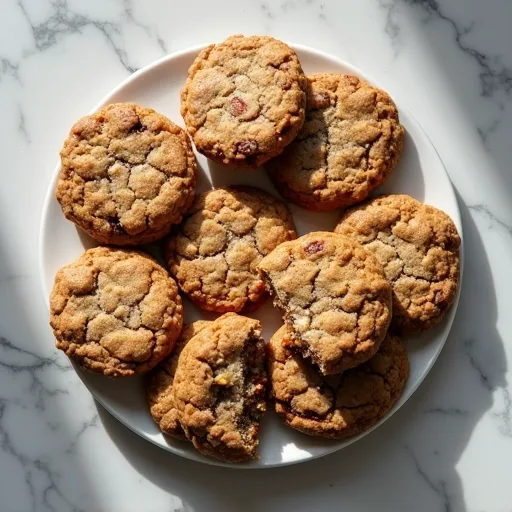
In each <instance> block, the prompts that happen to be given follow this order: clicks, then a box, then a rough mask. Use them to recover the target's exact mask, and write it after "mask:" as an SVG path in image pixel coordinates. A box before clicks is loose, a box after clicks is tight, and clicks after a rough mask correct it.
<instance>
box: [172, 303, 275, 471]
mask: <svg viewBox="0 0 512 512" xmlns="http://www.w3.org/2000/svg"><path fill="white" fill-rule="evenodd" d="M260 336H261V326H260V323H259V322H258V321H257V320H253V319H251V318H246V317H243V316H239V315H237V314H236V313H227V314H225V315H223V316H221V317H219V318H218V319H217V320H215V321H214V322H211V323H210V324H209V325H208V326H206V327H205V328H204V329H202V330H201V331H200V332H199V333H198V334H196V335H195V336H194V337H193V338H192V339H191V340H190V341H189V342H188V343H187V344H186V345H185V348H184V349H183V351H182V352H181V355H180V358H179V361H178V367H177V369H176V374H175V376H174V401H175V405H176V408H177V410H178V415H179V421H180V423H181V426H182V427H183V430H184V432H185V435H186V436H187V438H188V439H189V440H191V441H192V443H193V444H194V446H195V447H196V448H197V450H198V451H199V452H200V453H202V454H203V455H208V456H211V457H216V458H217V459H220V460H223V461H226V462H242V461H246V460H251V459H257V458H258V454H257V448H258V430H259V420H260V416H261V414H262V413H263V412H264V411H265V391H266V381H267V379H266V372H265V344H264V342H263V340H262V339H261V337H260Z"/></svg>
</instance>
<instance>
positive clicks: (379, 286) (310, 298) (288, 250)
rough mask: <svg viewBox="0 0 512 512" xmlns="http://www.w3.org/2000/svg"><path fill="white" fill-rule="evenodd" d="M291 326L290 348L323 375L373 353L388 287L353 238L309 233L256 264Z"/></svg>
mask: <svg viewBox="0 0 512 512" xmlns="http://www.w3.org/2000/svg"><path fill="white" fill-rule="evenodd" d="M259 269H260V272H261V275H262V277H263V278H264V280H265V283H266V286H267V287H268V290H269V291H270V293H271V294H272V295H274V303H275V304H276V306H278V307H279V308H280V309H282V310H283V311H284V313H285V318H284V319H285V322H286V324H287V325H288V326H289V327H290V328H291V332H292V336H291V337H290V340H289V343H290V346H293V349H294V350H296V351H298V352H300V353H301V354H302V355H303V356H304V357H309V358H311V360H312V361H313V362H314V363H315V364H316V365H318V367H319V368H320V371H321V372H322V373H323V374H324V375H328V374H333V373H339V372H341V371H343V370H346V369H348V368H352V367H354V366H357V365H358V364H361V363H363V362H364V361H366V360H368V359H370V357H372V356H373V355H374V354H375V352H377V350H378V348H379V345H380V343H381V341H382V340H383V339H384V336H385V334H386V331H387V329H388V326H389V322H390V321H391V285H390V284H389V282H388V281H387V279H386V277H385V275H384V271H383V269H382V266H381V264H380V263H379V262H378V261H377V259H376V258H375V257H374V256H373V255H372V254H371V253H370V252H368V251H366V250H365V249H364V248H363V247H362V246H361V245H360V244H359V243H357V242H356V241H354V240H352V239H350V238H347V237H344V236H342V235H338V234H335V233H326V232H316V233H315V232H313V233H309V234H307V235H305V236H302V237H301V238H298V239H297V240H294V241H291V242H285V243H283V244H281V245H280V246H278V247H277V248H276V249H274V251H272V252H271V253H270V254H269V255H268V256H266V257H265V258H263V260H262V261H261V262H260V264H259Z"/></svg>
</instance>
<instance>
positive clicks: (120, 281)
mask: <svg viewBox="0 0 512 512" xmlns="http://www.w3.org/2000/svg"><path fill="white" fill-rule="evenodd" d="M182 324H183V308H182V305H181V299H180V296H179V294H178V287H177V286H176V283H175V282H174V280H173V279H172V278H171V277H169V275H168V274H167V272H166V271H165V269H163V268H162V267H161V266H160V265H159V264H158V263H157V262H156V261H155V260H153V258H151V257H150V256H149V255H146V254H144V253H142V252H138V251H129V250H123V249H114V248H110V247H96V248H94V249H89V250H88V251H86V252H85V253H84V254H82V256H80V258H78V260H76V261H75V262H74V263H71V264H70V265H67V266H65V267H63V268H61V269H60V270H59V271H58V272H57V275H56V276H55V284H54V286H53V290H52V294H51V297H50V325H51V326H52V328H53V333H54V335H55V338H56V345H57V348H59V349H61V350H63V351H64V352H65V353H66V355H67V356H68V357H70V358H71V359H73V360H75V361H77V362H78V363H79V364H80V365H81V366H82V367H84V368H86V369H87V370H91V371H94V372H98V373H103V374H104V375H107V376H109V377H125V376H130V375H134V374H138V373H145V372H147V371H148V370H150V369H151V368H152V367H153V366H155V365H156V364H157V363H158V362H160V361H161V360H162V359H164V358H165V357H166V356H167V355H168V354H169V353H170V352H171V351H172V349H173V348H174V344H175V342H176V339H177V338H178V336H179V334H180V331H181V327H182Z"/></svg>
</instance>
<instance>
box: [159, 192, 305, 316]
mask: <svg viewBox="0 0 512 512" xmlns="http://www.w3.org/2000/svg"><path fill="white" fill-rule="evenodd" d="M293 238H296V233H295V228H294V225H293V220H292V216H291V214H290V211H289V210H288V208H287V207H286V206H285V205H284V204H283V203H282V202H281V201H278V200H277V199H275V198H274V197H272V196H271V195H269V194H267V193H265V192H263V191H261V190H258V189H255V188H251V187H234V188H219V189H216V190H210V191H208V192H205V193H204V194H201V195H199V196H197V198H196V200H195V202H194V204H193V205H192V207H191V209H190V211H189V213H188V214H187V216H186V218H185V220H184V222H183V223H182V224H181V226H179V228H178V230H177V231H176V232H175V233H174V234H173V235H172V236H171V238H170V239H169V241H168V243H167V251H166V255H167V256H166V259H167V261H168V265H169V269H170V271H171V273H172V274H173V275H174V276H175V277H176V279H177V281H178V284H179V286H180V288H181V290H182V291H183V292H184V293H186V294H187V295H188V296H189V297H190V298H191V299H192V300H193V301H194V302H195V304H197V306H199V307H200V308H202V309H206V310H208V311H217V312H220V313H224V312H227V311H235V312H240V311H242V310H243V309H246V310H247V309H254V308H256V307H257V306H258V305H260V304H261V302H262V301H263V299H264V298H265V285H264V283H263V281H262V280H261V279H260V277H259V275H258V271H257V268H256V266H257V264H258V263H259V262H260V260H261V259H262V258H263V256H266V255H267V254H269V253H270V252H271V251H272V250H273V249H274V248H275V247H277V246H278V245H279V244H280V243H282V242H285V241H287V240H291V239H293Z"/></svg>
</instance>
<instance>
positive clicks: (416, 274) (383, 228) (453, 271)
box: [336, 195, 460, 333]
mask: <svg viewBox="0 0 512 512" xmlns="http://www.w3.org/2000/svg"><path fill="white" fill-rule="evenodd" d="M336 232H337V233H341V234H343V235H348V236H351V237H352V238H354V239H355V240H357V241H359V242H360V243H361V244H363V245H364V247H365V248H366V249H368V250H369V251H371V252H372V253H373V254H374V255H375V256H376V257H377V258H378V259H379V261H380V262H381V263H382V266H383V267H384V271H385V272H386V276H387V278H388V279H389V281H390V282H391V285H392V287H393V321H392V324H391V325H392V328H393V329H394V331H395V332H399V333H400V332H401V333H411V332H418V331H422V330H424V329H427V328H429V327H430V326H432V325H434V324H436V323H438V322H439V321H440V320H441V319H442V318H443V316H444V315H445V313H446V312H447V311H448V309H449V308H450V306H451V305H452V304H453V302H454V300H455V297H456V295H457V288H458V282H459V272H460V269H459V247H460V237H459V235H458V234H457V228H456V227H455V224H454V223H453V221H452V220H451V219H450V217H449V216H448V215H446V213H444V212H442V211H441V210H438V209H437V208H434V207H433V206H428V205H425V204H423V203H420V202H419V201H417V200H416V199H413V198H412V197H410V196H406V195H387V196H381V197H377V198H375V199H372V200H370V201H367V202H366V203H364V204H362V205H360V206H357V207H355V208H352V209H350V210H348V211H347V212H346V213H345V215H344V216H343V217H342V219H341V221H340V223H339V224H338V226H337V227H336Z"/></svg>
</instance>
